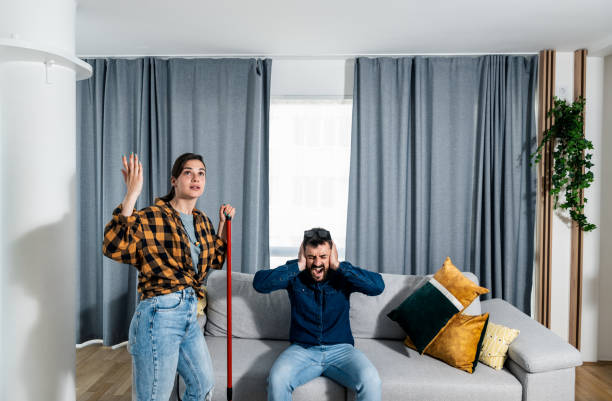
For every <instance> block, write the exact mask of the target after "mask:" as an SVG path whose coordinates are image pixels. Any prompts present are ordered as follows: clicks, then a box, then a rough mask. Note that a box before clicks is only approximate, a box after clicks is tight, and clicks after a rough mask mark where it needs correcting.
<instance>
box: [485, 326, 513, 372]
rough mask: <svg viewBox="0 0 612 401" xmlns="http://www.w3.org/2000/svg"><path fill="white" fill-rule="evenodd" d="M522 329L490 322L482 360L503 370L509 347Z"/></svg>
mask: <svg viewBox="0 0 612 401" xmlns="http://www.w3.org/2000/svg"><path fill="white" fill-rule="evenodd" d="M519 333H520V331H519V330H516V329H511V328H509V327H506V326H502V325H500V324H495V323H489V326H488V327H487V332H486V333H485V338H484V340H483V342H482V349H481V350H480V357H479V358H478V359H479V360H480V362H482V363H484V364H485V365H489V366H490V367H492V368H495V369H497V370H501V368H503V367H504V362H506V358H507V356H508V355H507V354H508V347H509V346H510V344H511V343H512V341H514V340H515V339H516V337H518V335H519Z"/></svg>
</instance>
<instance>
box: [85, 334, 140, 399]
mask: <svg viewBox="0 0 612 401" xmlns="http://www.w3.org/2000/svg"><path fill="white" fill-rule="evenodd" d="M76 393H77V400H78V401H98V400H102V401H107V400H108V401H131V399H132V359H131V356H130V354H129V353H128V352H127V349H126V348H125V347H121V348H117V349H115V350H113V349H111V348H110V347H102V346H100V345H91V346H89V347H85V348H82V349H77V351H76Z"/></svg>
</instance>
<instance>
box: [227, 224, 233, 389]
mask: <svg viewBox="0 0 612 401" xmlns="http://www.w3.org/2000/svg"><path fill="white" fill-rule="evenodd" d="M226 219H227V401H232V217H231V216H227V217H226Z"/></svg>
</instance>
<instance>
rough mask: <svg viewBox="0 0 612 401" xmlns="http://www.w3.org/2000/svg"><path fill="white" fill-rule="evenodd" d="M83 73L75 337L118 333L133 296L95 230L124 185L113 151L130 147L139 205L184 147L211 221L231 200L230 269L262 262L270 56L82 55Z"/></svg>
mask: <svg viewBox="0 0 612 401" xmlns="http://www.w3.org/2000/svg"><path fill="white" fill-rule="evenodd" d="M86 61H87V62H88V63H90V64H91V65H92V67H93V72H94V73H93V77H92V78H91V79H89V80H87V81H81V82H79V83H78V86H77V138H78V143H77V149H78V156H77V160H78V180H77V181H78V185H79V188H78V193H79V201H80V204H79V206H78V207H79V210H78V217H79V219H80V225H79V227H81V230H82V231H81V233H80V234H81V235H80V247H79V250H80V255H79V262H80V263H79V271H78V279H77V280H78V291H77V298H78V299H77V341H78V342H83V341H87V340H90V339H99V338H102V339H103V340H104V343H105V344H107V345H108V344H116V343H118V342H121V341H125V340H126V339H127V332H128V327H129V322H130V319H131V316H132V313H133V311H134V308H135V306H136V303H137V298H138V295H137V292H136V279H137V271H136V269H134V268H133V267H129V266H125V265H120V264H118V263H116V262H113V261H111V260H109V259H107V258H105V257H103V255H102V250H101V246H102V234H103V229H104V226H105V224H106V223H107V222H108V221H109V220H110V218H111V213H112V210H113V209H114V208H115V207H116V206H117V205H118V204H119V203H120V202H121V200H122V199H123V196H124V194H125V185H124V184H123V178H122V176H121V173H120V169H121V159H120V157H121V155H123V154H129V153H130V152H137V153H138V154H139V155H140V157H141V159H142V161H143V166H144V169H145V170H144V174H145V182H144V188H143V191H142V195H141V196H140V199H139V200H138V203H137V205H136V207H137V208H142V207H145V206H147V205H150V204H152V203H153V202H154V199H155V198H156V197H158V196H162V195H165V194H166V193H167V192H168V190H169V182H170V169H171V167H172V163H173V162H174V160H175V159H176V157H177V156H179V155H180V154H182V153H184V152H195V153H199V154H202V155H203V157H204V160H205V162H206V167H207V177H206V188H205V191H204V195H203V196H202V197H201V198H200V200H199V201H198V205H197V207H198V208H199V209H200V210H203V211H204V212H205V213H207V214H208V216H209V217H210V219H211V220H212V221H213V225H214V226H215V228H216V227H217V223H218V221H219V215H218V213H219V206H220V204H221V203H231V204H232V205H233V206H235V207H236V208H237V214H236V218H235V219H234V221H233V222H232V223H233V226H232V228H233V230H232V268H233V269H234V270H237V271H242V272H254V271H256V270H257V269H259V268H261V267H263V266H268V265H269V250H268V248H269V246H268V237H269V235H268V229H269V224H268V203H269V202H268V115H269V98H270V71H271V60H256V59H170V60H162V59H155V58H141V59H136V60H123V59H91V60H86Z"/></svg>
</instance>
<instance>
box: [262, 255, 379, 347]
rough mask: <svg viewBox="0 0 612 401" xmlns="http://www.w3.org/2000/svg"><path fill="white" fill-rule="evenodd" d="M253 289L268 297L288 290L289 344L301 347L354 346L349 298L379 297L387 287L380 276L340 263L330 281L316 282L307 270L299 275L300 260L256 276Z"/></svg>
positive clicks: (331, 271) (329, 276) (333, 271)
mask: <svg viewBox="0 0 612 401" xmlns="http://www.w3.org/2000/svg"><path fill="white" fill-rule="evenodd" d="M253 287H254V288H255V290H256V291H258V292H262V293H269V292H272V291H275V290H280V289H286V290H287V293H288V294H289V300H290V302H291V330H290V332H289V340H290V341H291V342H292V343H297V344H300V345H307V346H311V345H333V344H351V345H354V344H355V341H354V340H353V334H352V332H351V324H350V321H349V307H350V302H349V298H350V295H351V293H353V292H361V293H364V294H366V295H378V294H380V293H382V292H383V290H384V288H385V283H384V281H383V279H382V277H381V275H380V274H378V273H374V272H370V271H367V270H364V269H361V268H359V267H356V266H353V265H351V264H350V263H349V262H340V266H339V267H338V269H337V270H333V269H331V268H330V269H329V270H328V273H327V279H326V280H325V281H322V282H315V281H314V280H313V279H312V276H311V275H310V272H309V271H308V269H304V270H303V271H301V272H300V269H299V267H298V264H297V259H295V260H291V261H288V262H287V264H285V265H284V266H280V267H277V268H276V269H269V270H260V271H258V272H257V273H255V278H254V280H253Z"/></svg>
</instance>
